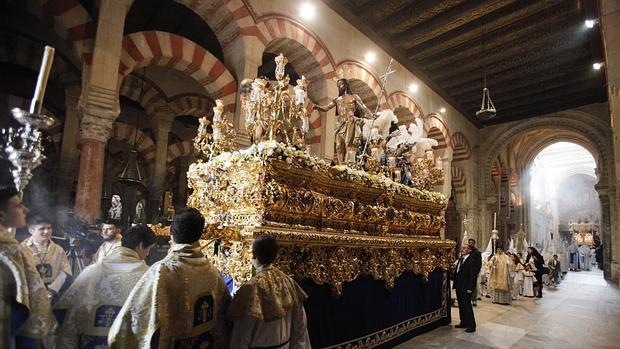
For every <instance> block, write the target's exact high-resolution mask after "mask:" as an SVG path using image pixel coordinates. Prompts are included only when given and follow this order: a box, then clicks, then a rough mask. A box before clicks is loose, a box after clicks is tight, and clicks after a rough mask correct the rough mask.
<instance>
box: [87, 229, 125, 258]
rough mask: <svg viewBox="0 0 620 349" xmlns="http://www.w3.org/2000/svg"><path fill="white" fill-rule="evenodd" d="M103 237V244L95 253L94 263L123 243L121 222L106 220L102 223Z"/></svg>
mask: <svg viewBox="0 0 620 349" xmlns="http://www.w3.org/2000/svg"><path fill="white" fill-rule="evenodd" d="M101 237H102V238H103V244H101V246H99V249H98V250H97V252H95V254H94V255H93V260H92V263H93V264H94V263H97V262H99V261H101V260H102V259H103V257H105V256H107V255H108V254H109V253H110V252H112V250H113V249H114V248H116V247H118V246H120V245H121V238H122V236H121V223H120V222H119V221H116V220H111V219H109V220H106V221H104V222H103V224H102V225H101Z"/></svg>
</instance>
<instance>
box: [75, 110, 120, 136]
mask: <svg viewBox="0 0 620 349" xmlns="http://www.w3.org/2000/svg"><path fill="white" fill-rule="evenodd" d="M80 111H81V114H82V119H81V121H80V136H81V138H82V139H88V140H91V141H96V142H101V143H106V142H107V141H108V138H110V132H111V131H112V124H114V120H116V117H117V116H118V113H117V112H116V111H113V110H105V109H99V108H95V107H90V108H80Z"/></svg>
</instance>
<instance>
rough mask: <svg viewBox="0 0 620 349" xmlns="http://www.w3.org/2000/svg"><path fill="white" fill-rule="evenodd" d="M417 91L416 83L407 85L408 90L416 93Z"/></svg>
mask: <svg viewBox="0 0 620 349" xmlns="http://www.w3.org/2000/svg"><path fill="white" fill-rule="evenodd" d="M417 91H418V84H415V83H414V84H411V85H409V92H413V93H416V92H417Z"/></svg>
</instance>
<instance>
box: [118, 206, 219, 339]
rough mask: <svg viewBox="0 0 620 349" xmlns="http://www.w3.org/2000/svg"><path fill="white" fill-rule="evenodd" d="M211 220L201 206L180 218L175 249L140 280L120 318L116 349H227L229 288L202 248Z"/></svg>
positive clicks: (174, 232)
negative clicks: (205, 230)
mask: <svg viewBox="0 0 620 349" xmlns="http://www.w3.org/2000/svg"><path fill="white" fill-rule="evenodd" d="M204 224H205V219H204V217H203V216H202V215H201V214H200V212H199V211H198V210H196V209H195V208H183V209H181V210H179V211H178V212H177V214H176V216H175V217H174V220H173V222H172V225H171V227H170V233H171V235H172V239H173V241H174V245H173V246H172V247H171V248H170V251H169V252H168V255H167V256H166V257H164V259H162V260H161V261H159V262H157V263H155V264H153V265H152V266H151V267H150V268H149V270H148V271H147V272H146V273H145V274H144V276H143V277H142V278H141V279H140V281H138V283H137V284H136V286H135V287H134V289H133V291H132V292H131V293H130V294H129V297H128V298H127V300H126V301H125V305H123V308H122V309H121V310H120V313H119V314H118V316H117V317H116V320H114V323H113V324H112V327H111V329H110V334H109V336H108V344H109V346H110V348H203V347H204V348H226V347H228V339H227V336H226V327H225V319H224V315H225V312H226V307H227V305H228V303H229V301H230V295H229V294H228V291H227V290H226V284H225V283H224V280H223V279H222V277H221V276H220V272H219V271H218V270H217V269H216V268H215V267H214V266H213V264H212V263H211V261H209V260H208V259H207V258H206V257H205V255H204V254H203V253H202V250H201V247H200V242H199V239H200V236H201V235H202V231H203V229H204Z"/></svg>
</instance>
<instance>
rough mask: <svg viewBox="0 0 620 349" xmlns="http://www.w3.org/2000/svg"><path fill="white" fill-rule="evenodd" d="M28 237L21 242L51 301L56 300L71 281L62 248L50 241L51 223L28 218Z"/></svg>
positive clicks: (44, 219)
mask: <svg viewBox="0 0 620 349" xmlns="http://www.w3.org/2000/svg"><path fill="white" fill-rule="evenodd" d="M28 232H29V233H30V237H29V238H27V239H26V240H24V241H23V242H22V246H24V247H26V248H28V249H29V250H30V251H31V252H32V254H33V256H34V259H35V261H36V263H37V265H36V267H37V270H38V271H39V274H40V275H41V278H42V279H43V283H45V286H46V287H47V290H48V291H49V292H50V295H51V298H52V300H57V298H56V297H57V296H58V294H59V293H60V290H61V288H63V286H64V285H65V283H66V284H67V285H68V284H69V283H70V281H71V266H70V265H69V260H68V259H67V254H66V253H65V250H63V248H62V247H60V246H59V245H58V244H56V243H55V242H54V241H52V222H51V220H49V219H47V218H45V217H42V216H33V217H28Z"/></svg>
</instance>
